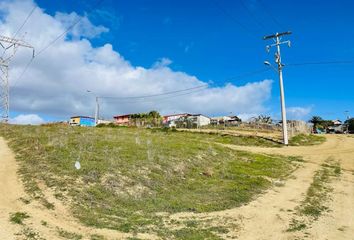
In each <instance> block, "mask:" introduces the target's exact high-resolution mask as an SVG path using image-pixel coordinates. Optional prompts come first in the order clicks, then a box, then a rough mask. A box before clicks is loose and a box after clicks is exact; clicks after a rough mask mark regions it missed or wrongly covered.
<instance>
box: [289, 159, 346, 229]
mask: <svg viewBox="0 0 354 240" xmlns="http://www.w3.org/2000/svg"><path fill="white" fill-rule="evenodd" d="M340 173H341V168H340V165H339V163H338V162H335V161H334V160H333V159H331V158H330V159H328V160H327V161H326V163H324V164H322V165H321V168H320V170H318V171H317V172H316V173H315V175H314V177H313V181H312V183H311V185H310V187H309V189H308V190H307V192H306V197H305V199H304V200H303V201H302V202H301V205H300V206H298V207H297V208H296V212H295V214H296V216H297V217H298V218H301V220H299V219H298V218H296V217H295V218H293V219H292V222H291V223H290V225H289V229H288V231H300V230H302V229H303V228H306V227H307V225H310V224H311V222H313V221H316V220H317V219H318V218H319V217H320V216H321V215H322V214H323V212H325V211H328V210H329V209H328V206H327V203H328V200H329V199H330V193H331V192H332V191H333V188H332V187H331V186H330V185H329V183H330V182H331V181H332V178H333V177H338V176H339V175H340ZM306 223H307V224H306Z"/></svg>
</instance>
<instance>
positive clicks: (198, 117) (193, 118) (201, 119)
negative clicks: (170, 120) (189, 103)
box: [187, 114, 210, 128]
mask: <svg viewBox="0 0 354 240" xmlns="http://www.w3.org/2000/svg"><path fill="white" fill-rule="evenodd" d="M187 119H188V121H190V122H191V123H192V125H193V127H197V128H198V127H202V126H206V125H209V124H210V118H209V117H207V116H204V115H202V114H193V115H190V116H188V117H187Z"/></svg>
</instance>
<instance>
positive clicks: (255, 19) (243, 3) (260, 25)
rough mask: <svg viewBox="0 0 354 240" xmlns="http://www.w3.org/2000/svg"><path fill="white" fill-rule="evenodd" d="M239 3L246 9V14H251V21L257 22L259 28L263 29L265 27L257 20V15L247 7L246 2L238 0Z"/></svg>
mask: <svg viewBox="0 0 354 240" xmlns="http://www.w3.org/2000/svg"><path fill="white" fill-rule="evenodd" d="M240 3H241V6H242V7H243V8H244V9H245V10H246V12H247V13H248V15H250V16H251V18H252V19H253V21H254V22H255V23H257V25H258V26H259V27H260V28H263V29H266V26H265V25H264V24H263V23H262V22H260V21H258V19H257V17H256V16H255V15H254V14H253V12H252V11H251V10H250V9H249V8H248V7H247V5H246V3H245V2H244V1H243V0H240Z"/></svg>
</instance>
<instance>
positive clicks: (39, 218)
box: [0, 137, 156, 240]
mask: <svg viewBox="0 0 354 240" xmlns="http://www.w3.org/2000/svg"><path fill="white" fill-rule="evenodd" d="M17 169H18V166H17V163H16V161H15V156H14V154H13V153H12V152H11V150H10V149H9V148H8V146H7V144H6V142H5V141H4V139H3V138H1V137H0V239H1V240H17V239H19V240H22V239H43V238H44V239H48V240H49V239H50V240H52V239H68V238H61V237H60V236H59V231H60V230H62V231H63V232H66V234H68V233H71V234H73V233H75V234H78V235H82V239H91V236H92V235H95V234H96V235H100V236H104V237H105V239H126V238H128V237H131V236H132V235H131V234H126V233H121V232H118V231H113V230H107V229H95V228H89V227H86V226H83V225H81V224H79V223H78V222H77V220H75V219H74V218H73V217H72V216H71V214H70V212H69V211H68V209H67V207H66V206H64V205H63V204H62V203H61V202H60V201H58V200H56V199H55V198H54V197H52V195H51V194H49V193H47V194H46V195H48V196H46V197H47V198H48V200H49V201H50V202H53V203H54V205H55V209H54V210H49V209H46V208H45V207H43V205H42V204H40V203H38V202H36V201H32V202H30V203H27V204H26V203H25V202H24V201H21V198H22V199H28V197H27V195H26V193H25V191H24V189H23V186H22V183H21V181H20V179H19V178H18V175H17ZM15 212H26V213H27V214H28V215H29V216H30V218H28V219H26V220H25V221H24V224H23V225H20V224H13V223H11V222H10V220H9V219H10V214H11V213H15ZM29 235H31V236H32V238H30V237H28V236H29ZM136 237H139V238H141V239H155V238H156V237H154V236H151V235H148V234H138V235H137V236H136ZM70 239H76V238H74V237H72V238H70Z"/></svg>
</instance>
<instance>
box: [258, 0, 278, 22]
mask: <svg viewBox="0 0 354 240" xmlns="http://www.w3.org/2000/svg"><path fill="white" fill-rule="evenodd" d="M257 2H258V3H259V4H260V5H261V7H262V8H263V10H264V12H265V13H266V14H267V15H268V16H269V17H270V19H272V21H273V22H274V23H275V24H276V25H277V26H278V27H279V28H281V29H285V28H284V26H283V25H282V24H281V23H280V22H279V21H278V20H277V19H276V18H275V17H274V15H273V14H272V13H271V12H270V11H269V9H268V8H267V6H266V5H265V4H264V3H263V2H262V1H261V0H257Z"/></svg>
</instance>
